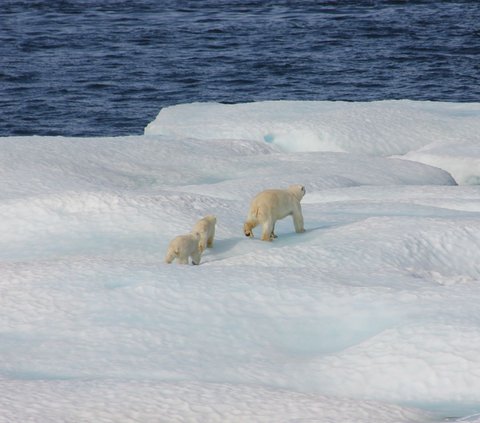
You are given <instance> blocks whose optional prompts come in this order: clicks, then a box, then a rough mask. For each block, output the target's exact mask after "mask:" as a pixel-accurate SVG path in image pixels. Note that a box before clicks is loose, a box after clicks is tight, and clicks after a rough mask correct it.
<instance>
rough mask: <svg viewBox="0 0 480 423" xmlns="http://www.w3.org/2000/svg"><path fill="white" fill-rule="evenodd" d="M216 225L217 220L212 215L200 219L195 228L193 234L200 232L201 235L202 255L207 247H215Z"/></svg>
mask: <svg viewBox="0 0 480 423" xmlns="http://www.w3.org/2000/svg"><path fill="white" fill-rule="evenodd" d="M216 223H217V218H216V217H215V216H213V215H211V214H210V215H208V216H205V217H204V218H202V219H200V220H199V221H198V222H197V223H196V224H195V226H194V227H193V232H198V233H199V234H200V242H199V247H200V252H201V253H203V252H204V251H205V249H206V248H207V247H208V248H212V247H213V238H214V237H215V224H216Z"/></svg>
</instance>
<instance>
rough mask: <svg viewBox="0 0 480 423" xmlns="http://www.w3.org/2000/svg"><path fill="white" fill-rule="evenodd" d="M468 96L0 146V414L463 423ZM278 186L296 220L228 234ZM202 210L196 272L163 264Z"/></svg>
mask: <svg viewBox="0 0 480 423" xmlns="http://www.w3.org/2000/svg"><path fill="white" fill-rule="evenodd" d="M478 110H479V106H478V105H476V104H462V105H460V104H442V103H439V104H436V103H423V102H403V101H402V102H377V103H352V104H351V103H323V102H319V103H312V102H306V103H301V102H293V103H292V102H277V103H273V102H270V103H254V104H249V105H235V106H224V105H200V104H193V105H184V106H177V107H172V108H168V109H165V110H162V111H161V112H160V114H159V117H158V118H157V119H156V120H155V121H154V122H153V123H152V124H151V125H149V128H148V130H147V132H148V135H145V136H135V137H133V136H132V137H118V138H88V139H84V138H62V137H9V138H0V233H1V234H2V236H1V237H0V394H1V395H0V410H1V411H0V422H2V423H3V422H16V421H19V422H20V421H22V422H23V421H25V422H26V421H32V422H59V421H61V422H72V423H73V422H92V421H95V422H118V421H122V422H217V421H218V422H226V421H231V422H332V423H337V422H441V421H452V420H459V421H470V422H474V421H480V418H479V417H478V414H476V413H479V412H480V355H479V354H478V351H479V350H480V309H479V308H478V304H479V302H480V285H479V284H480V265H479V263H480V219H479V217H480V201H479V197H480V188H479V186H478V185H475V181H476V180H475V177H476V176H475V175H476V174H478V172H477V171H476V170H475V166H477V164H476V163H478V157H480V154H478V144H477V143H476V141H475V140H476V139H477V138H476V137H478V135H477V134H478V133H480V132H479V131H477V129H478V116H477V115H476V113H477V111H478ZM324 113H325V114H326V116H323V114H324ZM314 117H315V118H314ZM402 117H403V118H405V122H404V124H403V125H401V124H400V121H401V119H402ZM167 118H168V119H167ZM227 118H228V119H227ZM407 118H408V119H407ZM367 119H369V120H367ZM201 122H203V124H201ZM317 123H318V125H316V124H317ZM320 124H321V125H320ZM282 125H283V126H282ZM302 125H303V126H304V127H305V128H303V129H304V130H305V133H307V132H308V131H310V132H312V133H316V134H317V135H318V134H319V133H321V132H322V131H324V132H325V133H329V134H330V135H331V137H330V139H329V140H330V141H329V142H330V143H331V144H330V146H331V148H327V147H328V146H327V147H325V146H326V145H327V144H322V147H321V148H317V147H318V146H319V144H318V143H317V144H316V142H317V141H315V142H313V141H312V139H313V138H315V137H313V138H308V137H306V138H305V140H304V139H301V138H298V139H297V140H296V141H292V143H291V144H290V143H289V141H288V140H289V139H293V138H289V136H287V135H285V134H287V133H289V134H292V133H299V132H298V131H300V132H301V130H302ZM323 125H325V126H323ZM435 125H440V126H441V128H440V129H438V128H437V129H435ZM355 126H356V127H355ZM249 127H250V128H253V129H251V130H250V132H249ZM278 128H285V132H284V133H282V134H283V135H282V136H280V135H278V134H279V133H280V132H275V131H279V129H278ZM312 128H313V129H312ZM319 128H320V129H321V131H320V129H319ZM322 128H323V129H322ZM155 131H158V132H157V133H156V134H155ZM295 131H297V132H295ZM355 131H356V132H355ZM266 133H269V134H272V135H273V140H272V139H269V138H268V137H267V139H265V138H264V137H265V134H266ZM369 134H371V135H370V138H369ZM442 134H443V135H442ZM455 134H458V140H457V141H456V138H455V137H456V135H455ZM217 135H218V136H217ZM441 136H442V137H443V138H442V139H440V138H439V137H441ZM282 137H283V138H282ZM404 138H405V141H404V142H403V143H402V142H400V141H401V140H403V139H404ZM278 140H280V141H278ZM356 140H358V145H356V144H355V143H356ZM277 141H278V142H277ZM478 142H480V141H478ZM312 146H313V147H312ZM456 146H458V148H455V147H456ZM310 149H311V151H310ZM321 150H326V151H321ZM340 150H342V151H340ZM422 152H423V153H422ZM421 154H424V156H422V157H421V156H420V155H421ZM463 160H464V163H466V164H465V166H464V167H463V166H462V165H460V163H461V161H463ZM422 162H425V163H426V164H425V163H422ZM455 163H459V165H458V167H457V168H455ZM462 163H463V162H462ZM429 164H430V165H433V166H430V165H429ZM455 169H456V171H455ZM449 172H450V173H449ZM462 172H463V173H462ZM476 172H477V173H476ZM452 175H453V177H452ZM456 182H458V183H460V184H462V185H456ZM292 183H301V184H303V185H305V186H306V188H307V194H306V196H305V197H304V199H303V201H302V207H303V213H304V218H305V228H306V233H304V234H296V233H295V232H294V231H293V225H292V222H291V219H289V218H287V219H285V220H283V221H280V222H279V223H278V225H277V231H276V232H277V234H278V236H279V237H278V238H277V239H276V240H275V241H273V242H272V243H266V242H261V241H260V240H259V239H258V238H255V239H253V240H251V239H247V238H245V236H244V235H243V233H242V225H243V221H244V219H245V217H246V213H247V210H248V205H249V201H250V199H251V197H252V196H253V195H254V194H255V193H257V192H258V191H260V190H262V189H265V188H271V187H284V186H287V185H289V184H292ZM211 213H213V214H215V215H216V216H217V219H218V224H217V231H216V240H215V244H214V248H213V249H208V250H207V251H206V252H205V253H204V255H203V257H202V264H201V265H200V266H180V265H176V264H172V265H166V264H164V263H163V258H164V255H165V251H166V248H167V245H168V242H169V241H170V240H171V239H172V238H173V237H174V236H176V235H179V234H182V233H185V232H188V231H189V230H190V228H191V227H192V226H193V224H194V223H195V221H196V220H197V219H199V218H200V217H202V216H204V215H206V214H211Z"/></svg>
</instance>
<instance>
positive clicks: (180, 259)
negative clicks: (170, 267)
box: [177, 253, 188, 264]
mask: <svg viewBox="0 0 480 423" xmlns="http://www.w3.org/2000/svg"><path fill="white" fill-rule="evenodd" d="M177 263H178V264H188V255H186V254H183V253H181V254H179V255H178V256H177Z"/></svg>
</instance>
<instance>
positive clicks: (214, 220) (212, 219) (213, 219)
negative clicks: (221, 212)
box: [204, 214, 217, 224]
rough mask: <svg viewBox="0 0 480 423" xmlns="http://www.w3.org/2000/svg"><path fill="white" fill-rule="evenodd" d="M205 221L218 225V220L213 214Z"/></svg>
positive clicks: (206, 217)
mask: <svg viewBox="0 0 480 423" xmlns="http://www.w3.org/2000/svg"><path fill="white" fill-rule="evenodd" d="M204 219H205V220H208V221H209V222H210V223H213V224H215V223H217V218H216V217H215V216H214V215H213V214H209V215H208V216H205V217H204Z"/></svg>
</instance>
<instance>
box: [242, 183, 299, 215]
mask: <svg viewBox="0 0 480 423" xmlns="http://www.w3.org/2000/svg"><path fill="white" fill-rule="evenodd" d="M296 202H297V200H296V198H295V196H294V195H293V194H292V193H291V192H289V191H288V190H284V189H267V190H265V191H262V192H260V193H258V194H257V195H256V196H255V197H254V198H253V200H252V203H251V206H250V214H252V215H253V216H256V217H257V218H261V217H265V218H267V217H271V218H274V219H283V218H284V217H285V216H288V215H289V214H291V213H292V210H293V207H294V203H296ZM259 214H269V215H270V216H260V215H259Z"/></svg>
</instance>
